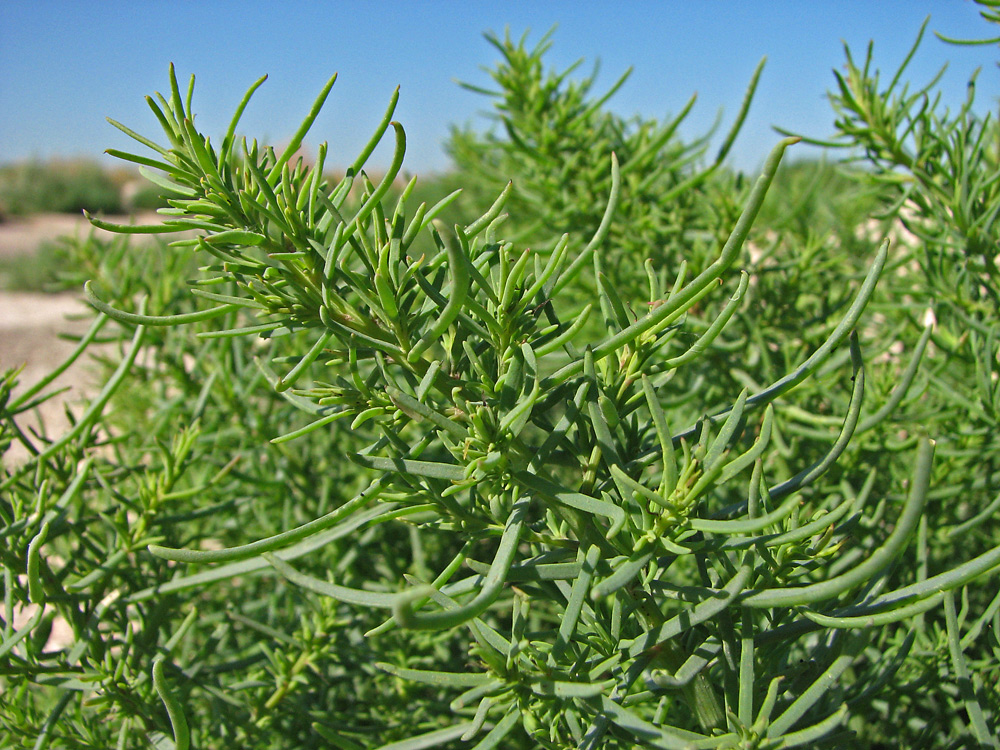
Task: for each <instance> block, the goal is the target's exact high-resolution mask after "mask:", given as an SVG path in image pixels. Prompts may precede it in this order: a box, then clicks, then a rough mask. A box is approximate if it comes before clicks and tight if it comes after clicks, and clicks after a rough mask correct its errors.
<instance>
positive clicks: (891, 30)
mask: <svg viewBox="0 0 1000 750" xmlns="http://www.w3.org/2000/svg"><path fill="white" fill-rule="evenodd" d="M978 11H979V9H978V7H977V6H976V5H974V4H973V3H972V2H970V0H834V1H832V2H824V1H821V0H756V1H754V2H750V1H749V0H744V1H740V0H730V1H729V2H722V1H721V0H718V1H717V0H661V1H660V2H651V1H644V2H625V1H624V0H618V1H617V2H592V1H591V0H575V2H564V1H562V0H554V1H550V2H545V1H544V0H533V1H528V2H520V1H518V2H504V1H503V0H492V1H491V2H481V1H480V0H462V1H461V2H457V1H456V2H445V1H443V0H439V1H433V0H425V1H424V2H401V1H396V0H382V1H381V2H365V1H364V0H352V1H351V2H341V1H339V0H338V1H331V2H306V0H286V1H285V2H280V3H279V2H272V3H266V2H257V1H254V0H242V1H236V0H232V1H230V2H225V1H223V0H201V1H200V2H195V1H194V0H184V1H175V2H161V1H159V0H147V1H145V2H137V1H136V0H130V1H129V2H120V1H110V2H96V1H94V2H88V1H86V0H75V2H60V1H57V0H3V2H0V163H4V162H10V161H14V160H21V159H26V158H40V159H47V158H51V157H69V156H79V155H83V156H89V157H93V158H95V159H99V160H100V161H102V163H105V164H108V165H110V164H112V163H113V161H114V160H112V159H111V158H110V157H107V156H105V155H103V151H104V149H106V148H119V149H124V150H138V151H139V152H142V150H143V149H142V147H141V146H139V145H138V144H134V142H132V141H130V140H129V139H128V138H126V137H125V136H124V135H122V134H120V133H119V132H118V131H117V130H115V129H114V128H112V127H111V126H110V125H109V124H108V123H107V122H106V121H105V119H104V118H105V117H106V116H110V117H113V118H114V119H116V120H119V121H121V122H123V123H125V124H126V125H128V126H130V127H132V128H133V129H135V130H137V131H138V132H140V133H143V134H146V135H148V136H150V137H153V138H154V140H155V139H158V137H159V135H160V134H159V131H158V127H157V124H156V121H155V119H154V118H153V115H152V113H151V112H150V111H149V109H148V108H147V107H146V104H145V102H144V99H143V97H144V96H145V95H147V94H151V93H152V92H153V91H156V90H159V91H165V90H166V89H167V65H168V63H169V62H173V63H175V65H176V66H177V70H178V74H179V76H180V77H181V78H182V80H183V81H186V80H187V78H188V77H189V76H190V75H191V74H192V73H194V74H195V75H196V76H197V84H196V88H195V99H194V102H195V111H196V113H197V114H198V121H197V122H198V126H199V128H200V129H201V130H202V131H203V132H205V133H207V134H209V135H212V136H213V141H218V140H219V138H220V137H221V135H222V134H223V133H224V131H225V128H226V126H227V124H228V121H229V117H230V116H231V114H232V111H233V109H234V108H235V106H236V104H237V103H238V102H239V100H240V98H241V96H242V94H243V92H244V91H245V90H246V88H247V87H248V86H249V85H250V84H251V83H252V82H253V81H254V80H256V79H257V78H258V77H259V76H261V75H263V74H265V73H267V74H269V79H268V81H267V83H265V84H264V86H263V87H262V88H261V89H260V90H258V92H257V94H256V95H255V97H254V100H253V102H252V103H251V105H250V107H249V108H248V110H247V112H246V114H245V116H244V118H243V122H242V128H241V132H242V133H243V134H245V135H248V136H253V137H257V138H258V139H269V141H270V142H272V143H278V144H280V143H281V142H282V140H283V139H287V138H288V137H289V136H290V134H291V133H292V132H293V131H294V130H295V128H296V126H297V125H298V123H299V122H300V121H301V118H302V116H303V115H304V114H305V112H306V111H307V110H308V108H309V106H310V104H311V103H312V101H313V99H314V98H315V96H316V94H317V92H318V91H319V90H320V88H321V87H322V85H323V84H324V82H325V81H326V80H327V78H328V77H329V76H330V75H331V74H332V73H333V72H335V71H336V72H339V74H340V77H339V79H338V82H337V84H336V86H335V87H334V89H333V92H332V94H331V96H330V98H329V100H328V101H327V105H326V107H325V109H324V111H323V113H322V114H321V116H320V117H319V119H318V120H317V122H316V125H315V126H314V129H313V132H312V134H311V136H310V138H309V139H308V140H307V145H308V146H311V147H312V149H314V148H315V146H316V145H317V144H318V143H319V142H320V141H324V140H325V141H328V142H329V143H330V157H328V159H329V162H330V163H332V164H337V163H340V164H346V163H349V162H350V161H352V160H353V158H354V156H355V154H356V152H357V151H358V150H359V149H360V147H361V146H362V145H363V144H364V142H365V141H366V140H367V138H368V135H369V133H370V130H371V128H372V127H374V125H375V124H376V123H377V122H378V120H379V119H380V117H381V114H382V112H383V110H384V108H385V105H386V103H387V101H388V98H389V96H390V94H391V93H392V90H393V89H394V88H395V87H396V85H400V86H401V92H400V103H399V106H398V108H397V111H396V116H395V119H397V120H399V121H400V122H402V123H403V125H404V127H405V128H406V131H407V140H408V151H407V160H406V164H405V168H406V169H407V171H410V172H416V173H420V172H426V171H430V170H440V169H443V168H445V167H446V166H447V163H448V162H447V158H446V156H445V154H444V151H443V149H442V142H443V141H444V140H445V138H446V137H447V135H448V128H449V125H451V124H453V123H458V124H461V123H473V124H477V125H480V126H483V125H484V123H485V121H484V119H483V117H482V113H483V112H484V111H485V110H487V109H488V107H489V102H488V100H487V99H486V98H485V97H483V96H480V95H476V94H473V93H470V92H467V91H465V90H463V89H461V88H459V87H458V85H457V84H456V83H455V80H456V79H459V80H464V81H468V82H470V83H474V84H479V85H487V84H488V83H489V78H488V76H487V74H486V73H485V72H484V71H483V70H482V67H483V66H491V65H492V64H493V63H494V62H495V61H496V59H497V56H498V55H497V52H496V50H495V49H494V48H493V47H491V46H490V45H489V44H487V42H486V41H485V40H484V39H483V36H482V34H483V32H484V31H487V30H494V31H496V32H498V33H501V34H502V33H503V30H504V28H505V27H509V28H510V31H511V34H512V35H514V36H520V35H521V34H522V33H523V32H524V31H525V30H528V29H530V31H531V33H530V35H529V37H528V39H529V42H534V41H536V40H537V39H538V38H539V37H540V36H541V35H542V34H543V33H545V32H546V31H547V30H548V29H549V28H551V27H552V26H553V25H555V24H558V29H557V30H556V32H555V35H554V37H553V47H552V49H551V51H550V52H549V54H548V56H547V58H546V59H547V61H548V64H549V65H550V66H551V67H554V68H558V69H560V70H561V69H563V68H565V67H566V66H568V65H569V64H571V63H572V62H574V61H576V60H577V59H579V58H585V60H586V63H585V64H584V66H582V67H581V69H580V72H581V73H586V72H589V70H590V65H591V64H592V63H593V62H594V61H595V60H598V59H599V60H600V62H601V74H600V76H599V78H598V87H597V88H598V90H599V91H603V88H604V87H607V86H610V85H611V84H612V83H613V82H614V81H615V80H616V79H617V77H618V75H619V74H620V73H621V72H623V71H624V70H625V69H626V68H627V67H628V66H630V65H631V66H633V67H634V68H635V71H634V73H633V74H632V77H631V78H630V79H629V81H628V83H627V84H626V85H625V87H624V88H623V89H622V90H621V91H620V92H619V93H618V94H617V95H616V96H615V97H614V98H613V99H612V100H611V102H610V107H611V108H612V109H614V110H615V111H617V112H619V113H621V114H623V115H627V116H629V115H633V114H639V115H642V116H644V117H652V118H663V117H666V116H668V115H669V114H671V113H676V112H677V111H679V110H680V109H681V107H682V106H683V105H684V103H685V102H686V101H687V99H688V97H690V96H691V94H692V93H694V92H698V103H697V104H696V105H695V109H694V112H693V113H692V115H691V116H690V117H689V118H688V121H687V124H686V126H685V127H684V128H683V129H682V134H683V135H685V136H687V137H688V138H691V137H693V136H695V135H697V134H700V133H702V132H703V131H704V130H705V129H707V128H708V127H709V126H710V125H711V123H712V122H713V121H714V119H715V117H716V115H717V114H718V112H719V110H720V108H721V109H722V110H723V115H724V119H723V123H724V125H725V124H728V122H729V121H730V119H731V118H732V116H733V115H734V114H735V112H736V110H737V108H738V107H739V103H740V100H741V98H742V96H743V91H744V88H745V86H746V84H747V81H748V80H749V78H750V75H751V73H752V71H753V69H754V66H755V65H756V63H757V62H758V60H759V59H760V58H761V57H762V56H763V55H767V56H768V64H767V66H766V68H765V70H764V74H763V76H762V78H761V83H760V87H759V90H758V95H757V98H756V99H755V102H754V105H753V108H752V110H751V113H750V116H749V118H748V119H747V123H746V126H745V128H744V131H743V133H742V135H741V136H740V139H739V140H738V141H737V144H736V146H735V148H734V150H733V152H732V155H731V157H730V161H731V163H732V164H733V165H734V166H736V167H737V168H739V169H744V170H753V169H756V168H757V167H758V166H759V165H760V164H761V162H762V161H763V158H764V156H765V155H766V153H767V151H768V149H769V148H770V147H771V146H772V145H773V144H774V142H775V141H776V140H777V139H778V137H779V136H777V135H776V134H775V133H774V131H773V130H772V125H781V126H783V127H785V128H788V129H792V130H797V131H801V132H804V133H807V134H809V135H812V136H816V137H824V136H827V135H829V134H830V133H831V132H832V121H833V115H832V111H831V109H830V107H829V104H828V102H827V101H826V97H825V93H826V91H827V90H829V89H830V88H831V87H832V86H833V83H834V79H833V75H832V72H831V71H832V70H833V69H834V68H840V67H842V65H843V62H844V55H843V46H842V44H843V42H844V41H846V42H847V43H848V44H849V45H850V47H851V49H852V51H853V52H854V54H855V57H856V58H858V57H861V58H863V56H864V51H865V47H866V45H867V44H868V42H869V40H873V41H874V44H875V64H876V66H877V67H879V68H880V69H881V70H882V71H883V74H884V75H885V78H886V80H887V79H888V78H889V77H890V76H891V73H892V72H894V71H895V69H896V66H897V65H898V64H899V63H900V61H901V60H902V59H903V57H904V55H905V54H906V51H907V50H908V48H909V46H910V45H911V44H912V42H913V40H914V38H915V36H916V34H917V31H918V29H919V27H920V24H921V23H922V22H923V20H924V18H925V17H926V16H928V15H929V16H931V22H930V27H929V29H930V30H937V31H940V32H942V33H945V34H947V35H951V36H955V37H966V38H968V37H983V36H990V35H996V30H995V29H994V28H990V27H989V26H988V25H987V24H986V23H984V22H983V21H982V20H981V19H980V18H979V13H978ZM998 59H1000V55H998V53H997V47H996V46H995V45H994V46H992V47H972V48H967V47H954V46H950V45H946V44H944V43H943V42H941V41H939V40H938V39H937V38H935V37H934V36H933V35H931V34H930V33H928V35H927V37H925V40H924V43H923V45H922V46H921V49H920V50H919V51H918V53H917V56H916V58H915V59H914V61H913V63H912V65H911V67H910V69H909V73H908V74H907V78H906V80H910V81H912V82H913V83H915V84H918V83H923V82H925V81H926V80H928V79H929V78H930V77H931V76H932V75H933V74H934V73H935V72H936V71H937V69H938V68H939V67H940V66H941V65H942V64H943V63H945V62H946V61H950V67H949V72H948V74H947V75H946V76H945V78H944V79H943V81H942V83H941V89H942V92H943V100H944V101H945V102H946V103H950V104H951V105H952V106H954V105H957V104H959V103H960V102H961V101H962V99H963V97H964V95H965V83H966V81H967V79H968V77H969V75H970V74H971V72H972V71H973V70H974V69H975V68H976V67H977V66H982V67H983V72H982V74H981V76H980V81H979V86H978V101H979V106H980V108H981V109H982V110H985V109H986V108H991V109H993V110H994V111H995V110H996V106H997V97H998V95H1000V75H998V70H997V68H996V66H995V63H996V61H997V60H998ZM798 148H799V149H800V152H799V153H800V154H801V153H805V151H804V150H802V147H798ZM338 155H340V156H339V158H338ZM388 156H389V154H388V149H382V150H380V151H378V152H376V155H375V158H374V160H373V161H374V163H375V166H378V165H379V163H382V164H384V163H386V162H387V161H388Z"/></svg>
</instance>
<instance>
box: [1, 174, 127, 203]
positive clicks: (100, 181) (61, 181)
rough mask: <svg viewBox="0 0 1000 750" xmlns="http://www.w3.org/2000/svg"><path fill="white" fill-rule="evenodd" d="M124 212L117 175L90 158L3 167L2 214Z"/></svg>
mask: <svg viewBox="0 0 1000 750" xmlns="http://www.w3.org/2000/svg"><path fill="white" fill-rule="evenodd" d="M83 210H87V211H92V212H103V213H121V211H122V200H121V190H120V188H119V185H118V184H117V182H116V180H115V177H114V176H113V175H112V174H110V173H109V172H108V171H106V170H104V169H102V168H101V167H100V165H98V164H96V163H94V162H91V161H86V160H67V161H49V162H42V161H37V160H32V161H27V162H19V163H16V164H8V165H4V166H2V167H0V214H6V215H12V216H23V215H26V214H32V213H41V212H58V213H79V212H81V211H83Z"/></svg>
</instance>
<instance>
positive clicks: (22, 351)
mask: <svg viewBox="0 0 1000 750" xmlns="http://www.w3.org/2000/svg"><path fill="white" fill-rule="evenodd" d="M108 220H109V221H114V222H116V223H128V221H129V220H130V219H129V218H128V217H108ZM156 220H157V216H156V214H151V215H142V216H139V217H136V221H137V223H147V222H153V221H156ZM91 231H93V232H94V233H95V235H97V236H100V237H102V238H104V239H107V238H110V237H111V236H112V235H111V234H110V233H108V232H103V231H101V230H96V229H93V227H91V225H90V223H89V222H88V221H87V220H86V219H85V218H84V217H83V216H79V217H76V216H69V215H66V214H42V215H38V216H33V217H30V218H25V219H11V220H8V221H5V222H2V223H0V257H2V258H5V259H8V258H13V259H16V258H19V257H25V258H27V257H29V256H30V255H31V254H32V253H34V252H36V251H37V249H38V248H39V247H40V246H41V245H42V244H43V243H44V242H47V241H52V240H55V239H57V238H59V237H62V236H66V235H70V236H79V237H85V236H87V234H88V233H89V232H91ZM85 312H86V307H85V304H84V302H83V301H82V294H77V293H63V294H39V293H29V292H14V291H2V290H0V371H3V370H7V369H9V368H15V367H23V368H24V369H23V370H22V371H21V373H20V375H19V376H18V381H19V387H18V389H17V390H15V394H17V393H18V392H20V391H21V390H23V389H25V388H28V387H30V386H31V385H33V384H35V383H37V382H38V381H39V380H40V379H41V378H43V377H44V376H45V375H46V374H48V373H49V372H51V371H52V369H53V368H55V367H56V366H57V365H59V364H61V363H62V362H64V361H65V360H66V358H67V357H68V356H69V355H70V354H71V353H72V352H73V350H74V348H75V346H76V345H75V343H74V342H73V341H71V340H68V339H66V338H63V336H64V335H65V334H70V335H72V334H81V333H83V332H85V331H86V329H87V327H88V322H87V320H86V319H85V317H84V315H83V314H84V313H85ZM99 385H100V384H98V383H95V382H94V377H93V373H92V364H91V363H90V361H89V358H88V357H87V356H86V355H85V356H83V357H81V358H80V359H78V360H77V361H76V362H75V363H74V364H73V366H72V367H70V368H69V369H68V370H66V372H64V373H62V375H60V376H59V378H58V379H57V380H56V381H55V382H54V383H53V384H52V386H51V387H54V388H68V390H67V391H66V392H65V393H64V394H61V395H60V396H59V397H58V398H56V399H52V400H50V401H47V402H46V403H44V404H43V405H42V406H41V407H40V408H39V409H38V410H36V411H37V413H35V414H32V415H23V416H21V417H19V418H18V420H17V422H18V425H19V426H20V427H21V429H22V430H39V429H44V430H45V431H46V432H47V434H49V435H59V434H60V433H62V432H63V431H64V430H65V429H66V427H67V426H68V421H67V419H66V416H65V414H64V413H63V404H65V403H68V404H70V405H71V406H72V405H76V408H79V404H80V403H81V402H83V401H85V400H86V398H87V397H88V395H93V394H94V393H96V391H97V390H98V389H99ZM26 456H27V453H26V452H24V451H23V450H22V449H21V448H20V447H19V446H16V445H15V446H14V447H12V448H11V449H10V451H9V452H8V453H7V454H6V455H4V456H3V457H2V460H3V461H5V462H9V463H11V464H13V463H17V462H18V461H20V460H23V458H24V457H26Z"/></svg>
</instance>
